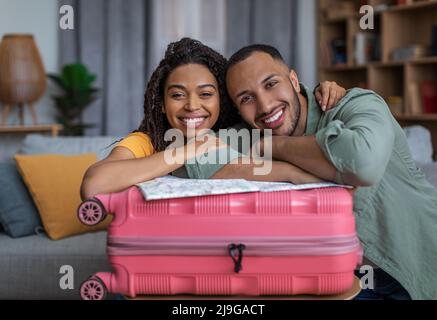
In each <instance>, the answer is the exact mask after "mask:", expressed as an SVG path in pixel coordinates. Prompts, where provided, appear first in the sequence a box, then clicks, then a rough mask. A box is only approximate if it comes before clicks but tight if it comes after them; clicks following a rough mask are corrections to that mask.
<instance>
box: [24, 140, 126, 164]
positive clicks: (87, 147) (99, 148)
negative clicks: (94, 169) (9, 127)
mask: <svg viewBox="0 0 437 320" xmlns="http://www.w3.org/2000/svg"><path fill="white" fill-rule="evenodd" d="M120 139H122V137H56V138H52V137H48V136H43V135H39V134H30V135H28V136H26V138H25V139H24V141H23V144H22V145H21V148H20V150H19V153H21V154H44V153H54V154H63V155H77V154H83V153H89V152H94V153H96V155H97V158H98V159H99V160H101V159H103V158H105V157H106V156H107V155H108V154H109V153H110V152H111V150H112V149H113V148H114V147H115V145H116V142H117V141H118V140H120Z"/></svg>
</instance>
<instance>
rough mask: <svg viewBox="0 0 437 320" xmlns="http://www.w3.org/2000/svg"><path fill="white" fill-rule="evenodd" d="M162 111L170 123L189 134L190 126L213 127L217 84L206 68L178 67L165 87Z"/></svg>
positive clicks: (216, 103) (217, 98)
mask: <svg viewBox="0 0 437 320" xmlns="http://www.w3.org/2000/svg"><path fill="white" fill-rule="evenodd" d="M164 92H165V94H164V108H163V112H164V113H165V114H166V116H167V120H168V122H169V123H170V125H171V126H172V127H173V128H175V129H180V130H181V131H182V132H184V134H185V135H187V130H188V127H190V128H193V129H196V130H199V129H209V128H212V127H213V126H214V125H215V123H216V122H217V120H218V116H219V111H220V107H219V106H220V94H219V89H218V83H217V80H216V79H215V77H214V75H213V74H212V73H211V72H210V71H209V70H208V68H207V67H205V66H203V65H200V64H187V65H183V66H180V67H178V68H176V69H175V70H174V71H173V72H172V73H171V74H170V76H169V77H168V79H167V81H166V84H165V88H164Z"/></svg>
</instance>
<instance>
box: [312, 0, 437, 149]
mask: <svg viewBox="0 0 437 320" xmlns="http://www.w3.org/2000/svg"><path fill="white" fill-rule="evenodd" d="M398 2H401V1H399V0H367V1H365V0H319V1H318V36H319V44H320V48H319V50H318V51H319V57H318V58H319V59H318V61H319V78H320V80H321V81H323V80H333V81H336V82H337V83H338V84H340V85H342V86H344V87H346V88H351V87H363V88H368V89H371V90H374V91H375V92H377V93H378V94H380V95H381V96H382V97H383V98H384V99H386V101H387V103H388V105H389V107H390V109H391V110H392V113H393V115H394V116H395V117H396V119H397V120H398V122H399V123H400V124H401V125H402V126H408V125H413V124H419V125H422V126H424V127H426V128H428V129H429V130H430V131H431V134H432V138H433V145H434V150H436V152H437V110H436V109H437V106H435V107H436V109H434V110H431V111H432V113H431V112H430V110H426V111H425V107H424V102H423V96H422V93H423V92H424V91H423V90H424V89H423V87H424V83H425V82H428V83H431V85H435V86H437V53H435V52H433V50H432V48H431V46H432V42H433V40H432V39H433V31H432V30H433V26H435V27H437V0H404V2H405V4H398ZM364 4H368V5H371V6H372V7H373V8H374V9H375V11H374V22H375V25H374V29H373V30H361V28H360V26H359V22H360V19H361V16H360V14H359V8H360V6H361V5H364ZM434 32H435V31H434ZM358 37H361V38H364V37H368V38H371V39H373V41H374V42H372V43H373V48H374V49H375V48H376V49H375V50H372V51H373V52H377V53H378V54H376V53H375V54H373V55H367V56H365V59H363V54H361V58H359V57H358V58H357V54H356V53H357V52H358V51H359V50H358V49H357V47H358V45H357V43H358V41H357V38H358ZM434 37H435V36H434ZM339 39H340V40H341V41H339ZM333 40H335V41H336V42H335V43H336V44H340V45H339V46H337V47H336V48H337V50H336V51H335V52H337V55H335V57H336V58H334V55H333V49H332V47H333ZM413 45H416V46H417V47H416V48H415V49H416V50H417V51H416V53H418V54H416V55H414V56H410V57H409V58H408V57H407V58H404V59H402V56H400V57H398V58H397V59H395V58H394V55H395V54H396V53H397V54H398V55H399V54H400V53H399V52H400V50H398V49H399V48H407V47H411V46H413ZM338 48H340V49H338ZM433 54H434V55H433ZM363 60H364V62H363ZM335 62H337V63H335ZM436 89H437V87H436ZM432 105H433V106H434V104H432ZM429 106H430V104H429V103H428V104H426V109H429Z"/></svg>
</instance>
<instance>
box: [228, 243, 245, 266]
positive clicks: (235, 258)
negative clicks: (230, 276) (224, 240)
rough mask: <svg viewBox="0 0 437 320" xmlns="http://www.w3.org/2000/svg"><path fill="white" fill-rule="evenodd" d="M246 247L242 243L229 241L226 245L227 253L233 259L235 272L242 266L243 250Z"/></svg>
mask: <svg viewBox="0 0 437 320" xmlns="http://www.w3.org/2000/svg"><path fill="white" fill-rule="evenodd" d="M244 249H246V246H245V245H244V244H242V243H240V244H238V245H237V244H235V243H231V244H230V245H229V246H228V250H229V255H230V256H231V258H232V261H234V272H235V273H239V272H240V271H241V269H242V268H243V266H242V263H243V250H244ZM236 251H237V255H236V254H235V252H236Z"/></svg>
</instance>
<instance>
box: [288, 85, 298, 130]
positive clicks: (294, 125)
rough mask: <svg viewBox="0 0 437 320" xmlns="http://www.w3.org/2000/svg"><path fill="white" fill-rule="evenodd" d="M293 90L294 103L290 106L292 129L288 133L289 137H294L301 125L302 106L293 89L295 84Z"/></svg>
mask: <svg viewBox="0 0 437 320" xmlns="http://www.w3.org/2000/svg"><path fill="white" fill-rule="evenodd" d="M290 84H291V89H292V90H293V101H292V104H291V105H289V109H290V129H289V131H290V132H288V136H292V135H293V133H294V132H295V131H296V128H297V125H298V124H299V119H300V111H301V105H300V101H299V96H298V95H297V92H296V90H295V89H294V87H293V84H292V83H291V81H290Z"/></svg>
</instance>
